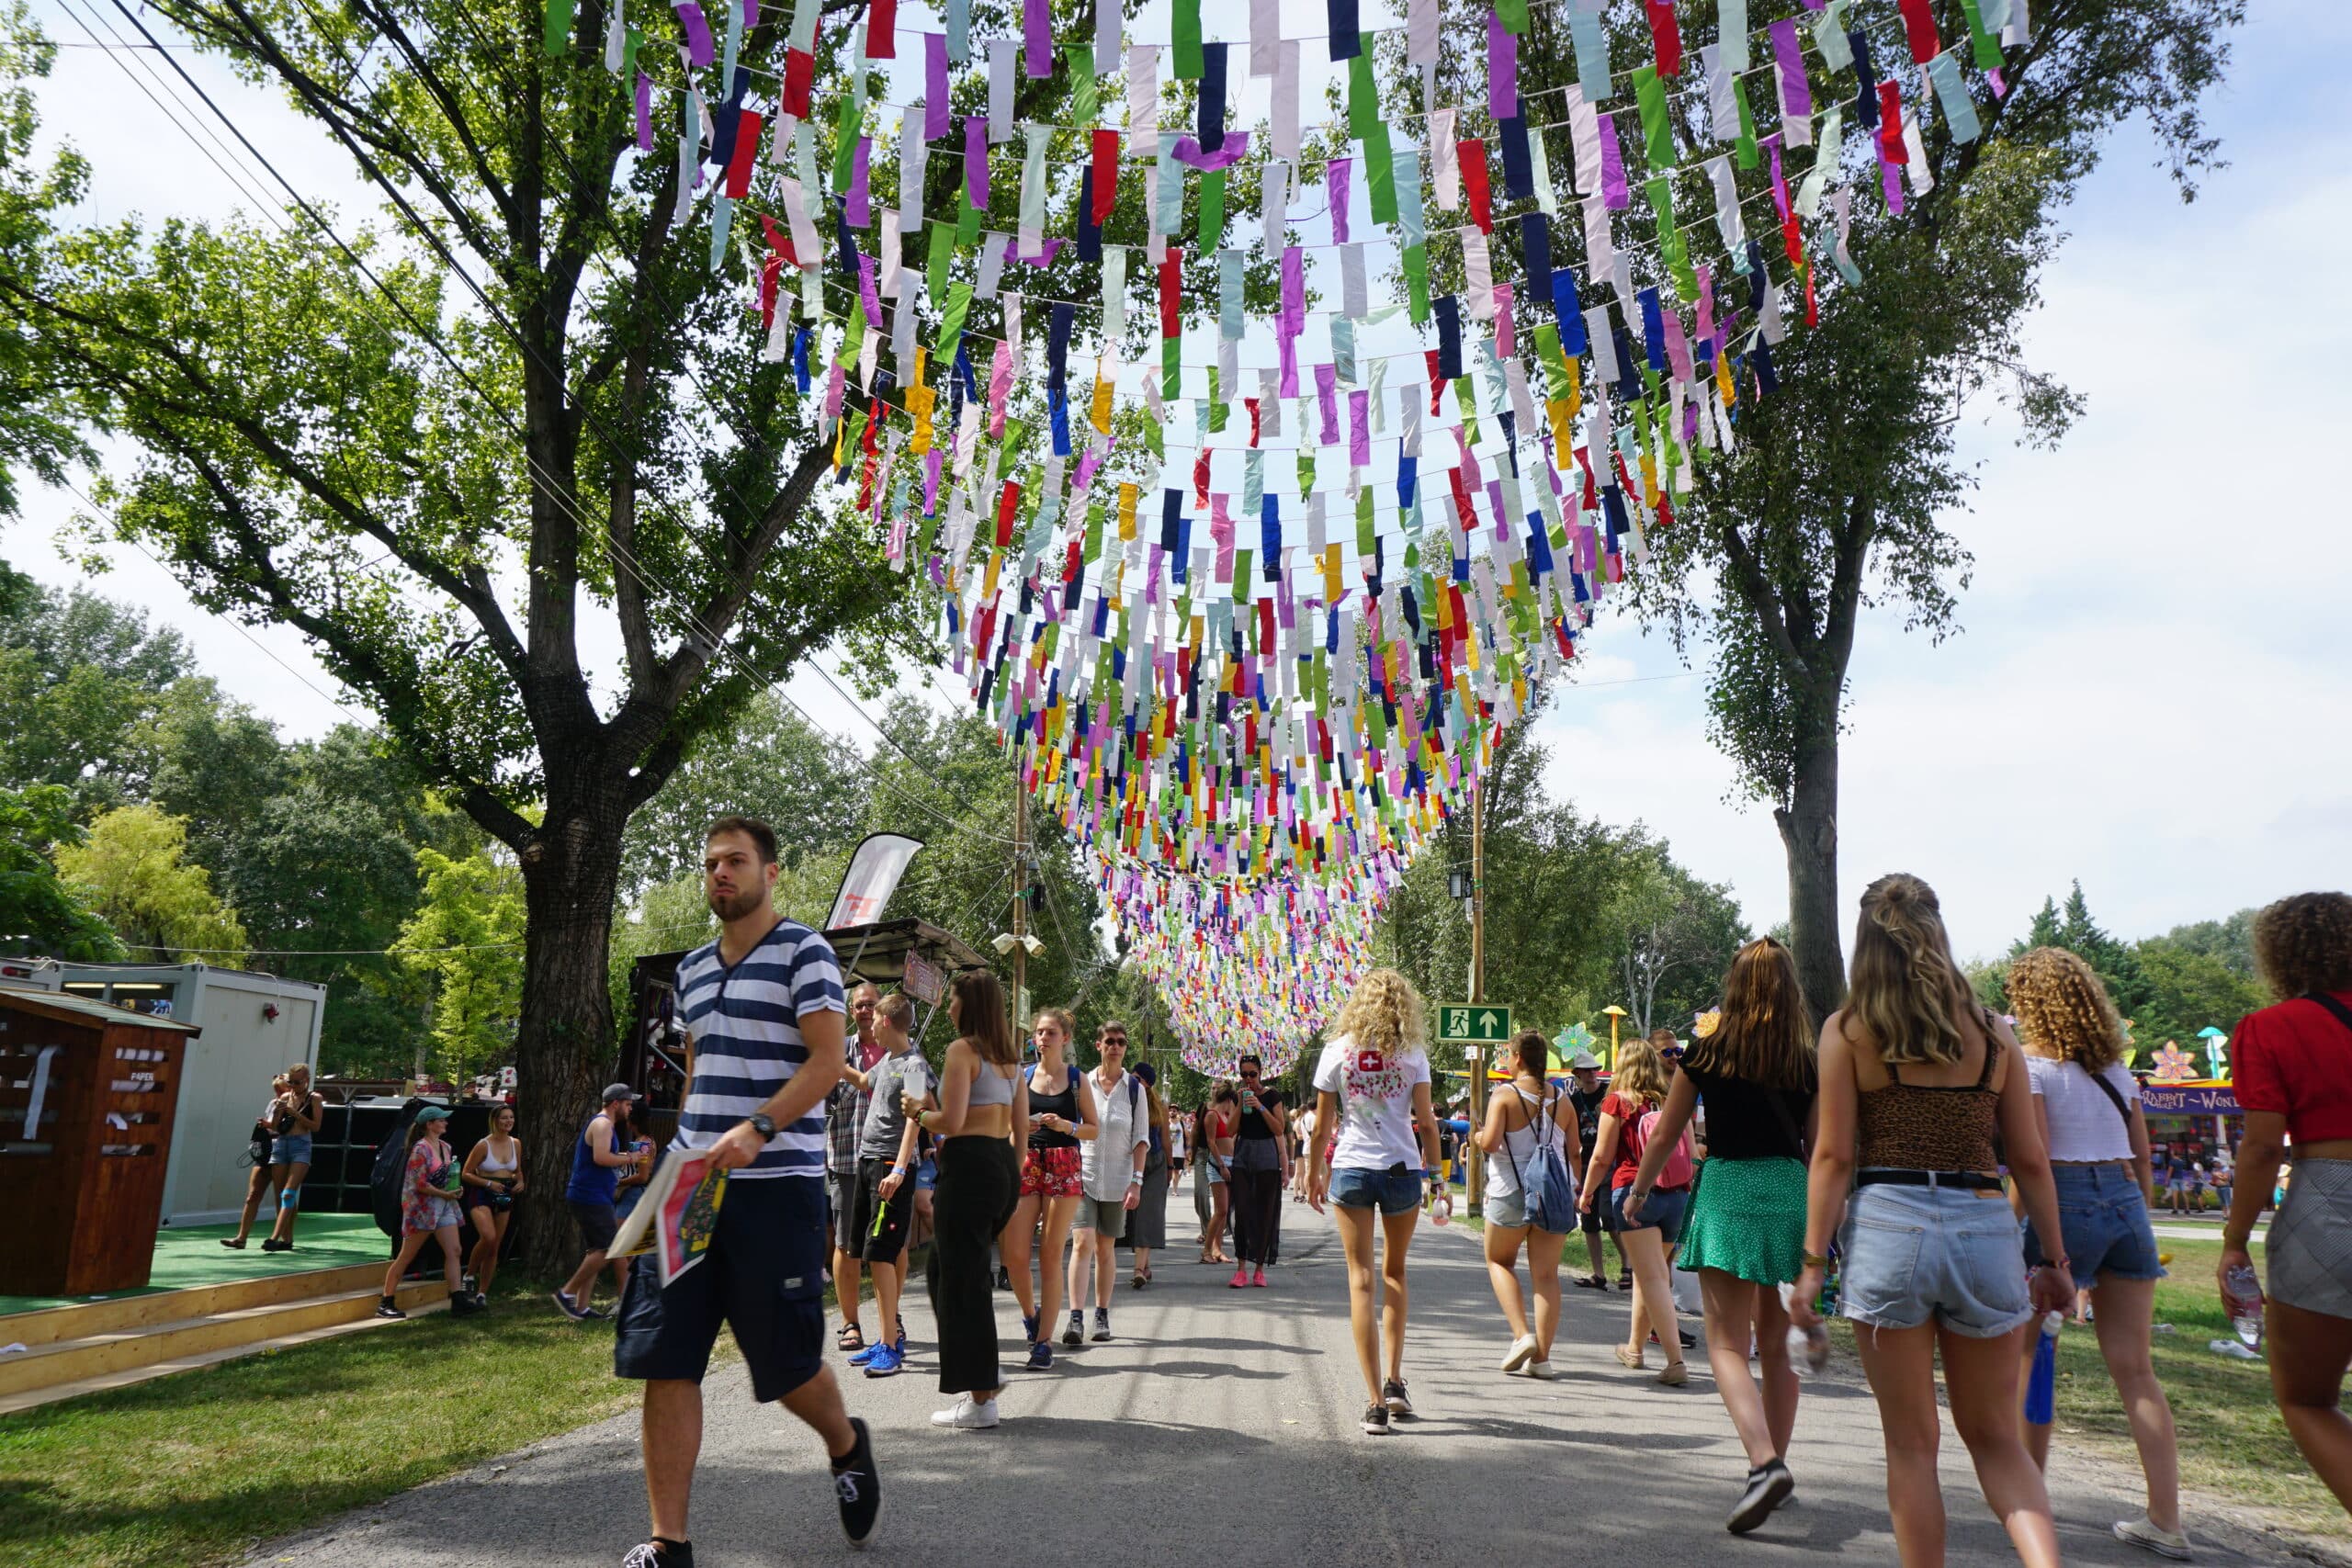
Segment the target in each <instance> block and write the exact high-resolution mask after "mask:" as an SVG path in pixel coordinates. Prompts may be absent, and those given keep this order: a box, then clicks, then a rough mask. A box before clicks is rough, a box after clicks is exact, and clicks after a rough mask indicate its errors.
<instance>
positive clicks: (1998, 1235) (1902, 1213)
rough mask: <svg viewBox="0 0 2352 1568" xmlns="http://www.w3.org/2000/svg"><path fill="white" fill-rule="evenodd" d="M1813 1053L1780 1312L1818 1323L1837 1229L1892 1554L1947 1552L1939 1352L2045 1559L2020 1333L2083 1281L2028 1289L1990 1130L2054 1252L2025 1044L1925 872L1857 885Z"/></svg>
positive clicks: (2035, 1565) (1975, 1442)
mask: <svg viewBox="0 0 2352 1568" xmlns="http://www.w3.org/2000/svg"><path fill="white" fill-rule="evenodd" d="M1819 1060H1820V1073H1821V1091H1820V1097H1819V1099H1818V1100H1817V1101H1816V1102H1815V1103H1816V1106H1817V1110H1816V1113H1815V1120H1816V1128H1815V1138H1814V1147H1813V1164H1812V1172H1811V1176H1810V1179H1809V1190H1808V1201H1807V1203H1806V1211H1805V1240H1804V1258H1803V1262H1804V1269H1803V1270H1802V1271H1801V1272H1800V1273H1799V1274H1798V1275H1797V1280H1796V1285H1795V1288H1794V1292H1793V1294H1794V1297H1795V1300H1794V1303H1793V1305H1792V1308H1791V1310H1790V1318H1791V1320H1792V1322H1794V1323H1795V1324H1796V1325H1797V1326H1798V1327H1800V1328H1811V1327H1815V1326H1816V1325H1818V1324H1819V1322H1820V1318H1819V1314H1818V1313H1817V1311H1816V1309H1815V1301H1816V1299H1817V1298H1818V1297H1819V1295H1820V1293H1821V1280H1822V1274H1823V1271H1824V1270H1825V1269H1826V1268H1827V1267H1828V1261H1829V1260H1828V1258H1827V1256H1826V1254H1827V1252H1828V1248H1829V1241H1830V1237H1831V1236H1832V1235H1837V1236H1838V1243H1839V1246H1840V1247H1841V1249H1842V1251H1843V1254H1844V1258H1845V1268H1844V1276H1843V1284H1842V1286H1841V1301H1840V1303H1839V1304H1840V1307H1841V1309H1842V1310H1843V1311H1844V1313H1845V1314H1846V1315H1847V1316H1848V1317H1849V1318H1851V1319H1852V1320H1853V1321H1854V1323H1855V1324H1856V1325H1857V1327H1856V1331H1855V1336H1854V1337H1855V1342H1856V1344H1857V1346H1858V1347H1859V1348H1860V1351H1861V1357H1862V1371H1863V1372H1864V1373H1865V1374H1867V1375H1868V1377H1869V1378H1870V1383H1871V1393H1873V1394H1874V1395H1876V1396H1877V1399H1878V1409H1879V1422H1880V1425H1881V1426H1882V1427H1883V1428H1884V1429H1885V1434H1886V1499H1887V1506H1888V1511H1889V1513H1890V1514H1891V1515H1892V1517H1893V1519H1894V1541H1895V1548H1896V1551H1897V1553H1898V1554H1899V1556H1900V1558H1901V1560H1902V1562H1904V1563H1905V1565H1906V1568H1917V1564H1922V1563H1931V1562H1942V1561H1943V1557H1944V1509H1943V1498H1942V1495H1941V1493H1940V1492H1939V1487H1938V1483H1937V1479H1936V1446H1937V1438H1938V1417H1937V1410H1936V1356H1937V1353H1938V1351H1939V1350H1940V1351H1941V1352H1942V1355H1943V1362H1944V1387H1945V1391H1946V1393H1948V1394H1949V1395H1950V1397H1951V1415H1952V1425H1953V1426H1954V1427H1958V1428H1959V1431H1960V1435H1961V1440H1962V1442H1964V1443H1966V1444H1967V1445H1968V1453H1969V1457H1970V1459H1972V1460H1973V1461H1975V1466H1976V1475H1977V1480H1978V1482H1979V1483H1980V1484H1981V1485H1982V1486H1983V1487H1984V1489H1985V1501H1986V1502H1988V1503H1990V1504H1991V1505H1992V1506H1993V1511H1994V1512H1995V1513H1996V1514H1997V1515H1998V1516H1999V1517H2001V1519H2002V1520H2003V1521H2004V1522H2005V1523H2006V1524H2007V1527H2008V1532H2009V1541H2010V1544H2011V1545H2013V1546H2014V1547H2016V1549H2017V1551H2018V1556H2019V1557H2020V1558H2021V1559H2022V1560H2023V1561H2024V1562H2026V1563H2027V1564H2028V1565H2029V1568H2055V1565H2056V1564H2057V1562H2058V1561H2059V1557H2058V1533H2057V1529H2056V1527H2055V1526H2054V1525H2053V1524H2052V1521H2051V1517H2050V1494H2049V1490H2048V1488H2046V1487H2045V1486H2044V1485H2043V1484H2042V1480H2041V1471H2040V1470H2038V1469H2036V1468H2035V1467H2034V1462H2033V1457H2032V1456H2031V1455H2030V1454H2029V1453H2028V1452H2026V1448H2025V1441H2024V1438H2023V1437H2022V1435H2021V1434H2020V1433H2019V1432H2018V1417H2017V1410H2018V1342H2017V1331H2018V1329H2019V1328H2020V1327H2022V1326H2023V1325H2025V1324H2026V1323H2027V1322H2029V1321H2030V1320H2031V1319H2032V1318H2033V1317H2034V1316H2035V1315H2036V1314H2037V1312H2038V1311H2040V1310H2045V1309H2046V1310H2056V1309H2059V1308H2063V1307H2065V1306H2067V1305H2070V1304H2071V1303H2073V1301H2074V1299H2075V1280H2074V1276H2073V1275H2072V1274H2071V1273H2070V1272H2068V1268H2067V1262H2066V1259H2065V1258H2064V1256H2061V1257H2059V1258H2056V1259H2055V1260H2054V1261H2052V1263H2049V1264H2047V1265H2045V1266H2043V1267H2042V1268H2041V1269H2036V1270H2034V1272H2033V1275H2032V1282H2031V1286H2030V1299H2029V1287H2028V1284H2027V1280H2026V1269H2025V1260H2024V1258H2023V1257H2022V1256H2021V1255H2020V1254H2019V1251H2018V1229H2017V1221H2016V1220H2015V1218H2014V1217H2013V1216H2012V1215H2011V1213H2010V1211H2009V1207H2008V1205H2007V1203H2005V1202H2003V1201H2002V1193H2001V1182H2000V1178H1999V1176H1998V1175H1997V1174H1996V1170H1997V1166H1996V1160H1995V1157H1994V1151H1993V1140H1994V1137H1995V1136H1996V1134H1997V1135H1998V1136H1999V1137H2000V1139H2001V1141H2002V1145H2003V1147H2004V1148H2005V1149H2006V1151H2007V1159H2008V1166H2009V1170H2010V1173H2011V1175H2013V1176H2014V1177H2015V1178H2016V1179H2017V1182H2018V1188H2019V1190H2020V1191H2021V1192H2022V1194H2023V1197H2024V1201H2025V1213H2026V1215H2027V1217H2028V1218H2029V1219H2030V1221H2031V1223H2032V1225H2033V1229H2034V1233H2035V1235H2037V1236H2039V1237H2041V1239H2042V1241H2043V1243H2044V1245H2045V1247H2047V1248H2049V1249H2050V1250H2053V1251H2059V1252H2061V1253H2062V1254H2063V1250H2064V1248H2063V1244H2062V1243H2061V1241H2060V1239H2059V1238H2060V1235H2061V1231H2060V1227H2059V1222H2058V1196H2057V1193H2056V1191H2055V1190H2053V1189H2052V1185H2051V1179H2050V1156H2049V1155H2048V1153H2047V1152H2045V1151H2044V1149H2043V1147H2042V1143H2041V1122H2040V1121H2039V1119H2038V1118H2037V1117H2036V1116H2035V1114H2034V1110H2033V1091H2032V1089H2030V1087H2029V1085H2028V1084H2027V1081H2026V1070H2025V1067H2024V1066H2023V1064H2022V1062H2021V1060H2020V1059H2019V1054H2018V1047H2017V1043H2016V1041H2014V1040H2012V1039H2011V1038H2010V1037H2009V1032H2008V1029H2007V1025H2005V1024H2003V1023H2002V1022H2001V1021H1999V1020H1998V1019H1996V1018H1995V1017H1994V1016H1993V1015H1992V1014H1991V1013H1990V1012H1989V1011H1987V1010H1985V1008H1984V1006H1983V1005H1982V1004H1980V1003H1979V1002H1977V1000H1976V999H1975V998H1974V996H1973V994H1972V993H1971V991H1970V990H1969V987H1968V982H1967V981H1966V980H1965V979H1964V978H1963V977H1962V975H1961V972H1960V965H1959V964H1957V963H1955V962H1954V961H1953V959H1952V956H1951V939H1950V938H1949V937H1948V936H1946V935H1945V934H1944V923H1943V912H1942V910H1941V909H1940V908H1939V906H1938V905H1937V903H1936V896H1935V893H1934V892H1933V891H1932V890H1931V889H1930V888H1929V887H1928V885H1927V884H1926V883H1924V882H1922V881H1920V880H1919V879H1918V878H1917V877H1916V876H1908V875H1904V874H1895V875H1893V876H1883V877H1881V878H1879V879H1878V880H1877V881H1876V882H1873V883H1871V885H1870V886H1869V888H1868V889H1866V890H1865V891H1864V892H1863V894H1862V913H1861V921H1860V926H1859V928H1858V929H1857V931H1856V932H1855V936H1854V962H1853V976H1852V989H1851V992H1850V994H1849V996H1848V997H1847V999H1846V1006H1845V1007H1844V1008H1843V1009H1842V1010H1839V1011H1838V1012H1834V1013H1832V1014H1830V1015H1829V1019H1828V1021H1826V1023H1824V1024H1823V1025H1822V1027H1821V1049H1820V1054H1819ZM1849 1188H1850V1189H1851V1190H1852V1194H1853V1196H1852V1201H1851V1202H1850V1204H1849V1201H1848V1198H1847V1194H1848V1191H1849ZM1849 1210H1850V1212H1849ZM1841 1221H1842V1222H1844V1224H1843V1228H1842V1230H1841V1229H1840V1222H1841Z"/></svg>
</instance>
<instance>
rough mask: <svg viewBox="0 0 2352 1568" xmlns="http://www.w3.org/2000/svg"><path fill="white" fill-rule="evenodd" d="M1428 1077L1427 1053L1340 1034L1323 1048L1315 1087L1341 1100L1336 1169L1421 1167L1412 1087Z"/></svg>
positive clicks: (1334, 1164) (1428, 1078)
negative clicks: (1363, 1043)
mask: <svg viewBox="0 0 2352 1568" xmlns="http://www.w3.org/2000/svg"><path fill="white" fill-rule="evenodd" d="M1429 1081H1430V1059H1429V1055H1428V1054H1427V1053H1425V1052H1421V1051H1405V1052H1401V1053H1391V1052H1384V1051H1377V1050H1374V1049H1371V1048H1369V1047H1366V1048H1363V1049H1358V1048H1357V1045H1356V1043H1355V1037H1354V1036H1352V1035H1348V1034H1342V1035H1340V1037H1339V1038H1338V1039H1336V1040H1333V1041H1331V1042H1329V1043H1327V1044H1326V1045H1325V1046H1324V1047H1323V1059H1322V1060H1321V1061H1319V1062H1317V1064H1316V1065H1315V1087H1316V1088H1317V1089H1321V1090H1323V1091H1325V1092H1326V1093H1329V1094H1332V1095H1336V1096H1338V1098H1339V1103H1340V1121H1339V1137H1340V1143H1339V1147H1338V1149H1337V1150H1336V1151H1335V1152H1334V1153H1333V1154H1332V1156H1331V1166H1332V1168H1333V1169H1335V1170H1386V1169H1387V1168H1389V1167H1391V1166H1395V1165H1402V1166H1404V1167H1405V1168H1407V1169H1408V1170H1419V1169H1420V1168H1421V1141H1420V1139H1419V1137H1418V1136H1417V1135H1416V1134H1414V1131H1413V1086H1414V1085H1416V1084H1425V1083H1427V1082H1429Z"/></svg>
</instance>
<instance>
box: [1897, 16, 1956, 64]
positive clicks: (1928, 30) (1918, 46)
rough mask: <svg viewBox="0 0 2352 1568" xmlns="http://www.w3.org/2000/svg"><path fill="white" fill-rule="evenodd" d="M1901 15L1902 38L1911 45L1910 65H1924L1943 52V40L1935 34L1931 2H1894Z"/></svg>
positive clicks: (1934, 18) (1934, 20) (1934, 19)
mask: <svg viewBox="0 0 2352 1568" xmlns="http://www.w3.org/2000/svg"><path fill="white" fill-rule="evenodd" d="M1894 3H1895V6H1896V8H1897V9H1899V10H1900V11H1902V13H1903V36H1904V37H1905V39H1908V40H1909V42H1910V45H1911V63H1912V64H1914V65H1925V64H1927V63H1928V62H1929V61H1930V60H1933V59H1934V58H1935V57H1936V56H1937V55H1939V54H1940V53H1942V52H1943V47H1944V44H1943V39H1941V38H1939V37H1938V36H1937V34H1936V13H1935V7H1934V6H1933V4H1932V3H1931V0H1894Z"/></svg>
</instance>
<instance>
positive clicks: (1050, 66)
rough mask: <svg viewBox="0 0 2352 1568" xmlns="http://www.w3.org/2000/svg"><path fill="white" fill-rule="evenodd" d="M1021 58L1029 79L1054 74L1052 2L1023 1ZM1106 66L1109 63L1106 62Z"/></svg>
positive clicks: (1033, 79)
mask: <svg viewBox="0 0 2352 1568" xmlns="http://www.w3.org/2000/svg"><path fill="white" fill-rule="evenodd" d="M1021 31H1022V44H1021V58H1022V65H1023V70H1025V71H1027V72H1028V73H1029V79H1030V80H1031V81H1033V82H1034V81H1035V80H1037V79H1038V78H1039V77H1043V76H1050V75H1052V74H1053V73H1054V13H1053V5H1052V0H1021ZM1105 64H1106V66H1107V64H1108V62H1105Z"/></svg>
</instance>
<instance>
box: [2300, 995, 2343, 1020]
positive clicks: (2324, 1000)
mask: <svg viewBox="0 0 2352 1568" xmlns="http://www.w3.org/2000/svg"><path fill="white" fill-rule="evenodd" d="M2303 1000H2305V1001H2307V1002H2317V1003H2318V1004H2319V1005H2320V1006H2322V1007H2324V1008H2325V1009H2326V1010H2328V1012H2329V1013H2330V1014H2331V1015H2332V1016H2333V1017H2334V1018H2335V1021H2336V1022H2338V1023H2340V1024H2342V1025H2343V1026H2344V1027H2345V1028H2346V1029H2352V1008H2347V1007H2346V1006H2345V1005H2344V1004H2343V1003H2342V1002H2339V1001H2337V1000H2336V999H2335V998H2334V997H2331V996H2329V995H2328V994H2327V993H2326V992H2324V991H2305V992H2304V993H2303Z"/></svg>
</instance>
